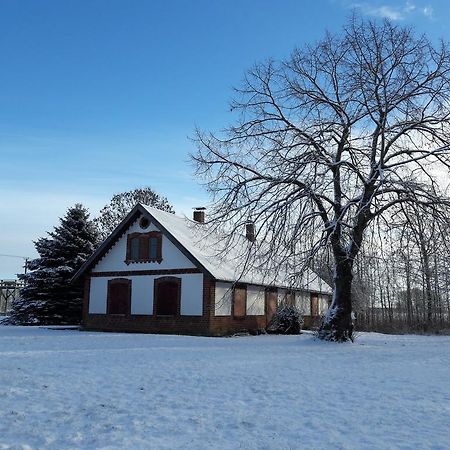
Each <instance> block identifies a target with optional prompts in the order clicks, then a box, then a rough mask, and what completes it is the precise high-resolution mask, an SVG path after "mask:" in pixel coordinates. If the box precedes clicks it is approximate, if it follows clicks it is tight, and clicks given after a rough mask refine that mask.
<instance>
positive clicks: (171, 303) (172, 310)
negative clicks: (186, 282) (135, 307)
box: [155, 279, 181, 316]
mask: <svg viewBox="0 0 450 450" xmlns="http://www.w3.org/2000/svg"><path fill="white" fill-rule="evenodd" d="M155 282H156V283H157V284H156V289H155V291H156V314H157V315H159V316H176V315H178V310H179V303H180V288H181V280H179V279H171V280H160V281H159V280H156V281H155Z"/></svg>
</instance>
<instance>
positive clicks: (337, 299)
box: [319, 259, 353, 342]
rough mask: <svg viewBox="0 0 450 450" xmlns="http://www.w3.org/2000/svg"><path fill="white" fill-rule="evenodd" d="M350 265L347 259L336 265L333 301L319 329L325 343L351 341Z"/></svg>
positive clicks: (351, 276) (351, 278) (320, 336)
mask: <svg viewBox="0 0 450 450" xmlns="http://www.w3.org/2000/svg"><path fill="white" fill-rule="evenodd" d="M352 280H353V275H352V264H351V262H350V260H349V259H346V260H344V261H340V262H337V263H336V267H335V276H334V291H333V301H332V303H331V306H330V308H329V310H328V311H327V313H326V314H325V317H324V318H323V320H322V323H321V325H320V328H319V338H320V339H323V340H326V341H335V342H345V341H349V340H350V341H353V320H352Z"/></svg>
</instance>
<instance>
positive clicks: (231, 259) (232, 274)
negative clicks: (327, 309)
mask: <svg viewBox="0 0 450 450" xmlns="http://www.w3.org/2000/svg"><path fill="white" fill-rule="evenodd" d="M141 206H142V207H143V208H144V209H145V210H146V211H147V212H148V213H149V214H150V215H151V216H153V217H154V219H156V221H158V222H159V223H160V224H161V225H162V226H163V227H164V228H165V229H166V230H167V231H168V232H169V233H170V234H171V235H172V236H173V237H174V238H175V239H176V240H177V241H178V242H179V243H180V244H181V245H182V246H183V247H184V248H185V249H186V250H187V251H188V252H189V253H190V254H191V255H192V256H193V257H194V258H195V259H197V260H198V262H199V263H200V264H201V265H203V267H204V268H205V269H206V270H207V271H208V272H210V273H211V275H213V277H214V278H216V279H218V280H221V281H230V282H236V281H239V282H242V283H247V284H256V285H266V286H278V287H286V288H295V289H302V290H305V291H314V292H320V293H324V294H331V292H332V291H331V288H330V286H329V285H328V284H327V283H325V281H323V280H322V279H321V278H320V277H319V276H318V275H317V274H315V273H314V272H313V271H312V270H307V271H305V273H304V274H303V276H302V278H301V279H298V280H296V282H295V284H294V285H293V284H292V282H290V281H289V280H290V278H289V273H287V271H286V270H283V269H282V267H281V265H280V264H276V261H273V264H272V265H271V267H267V265H268V264H266V266H265V267H259V268H256V267H252V264H250V263H251V262H252V259H254V260H257V259H258V247H257V246H252V244H251V243H250V241H248V240H247V239H246V238H245V236H237V239H236V242H235V245H234V246H233V247H232V248H229V249H227V251H226V252H223V251H221V246H220V240H221V238H220V237H219V235H218V234H217V233H215V232H212V231H211V229H210V227H208V225H206V224H201V223H198V222H194V221H192V220H190V219H188V218H186V217H179V216H176V215H175V214H171V213H168V212H165V211H161V210H160V209H156V208H153V207H150V206H147V205H141ZM253 250H254V251H253Z"/></svg>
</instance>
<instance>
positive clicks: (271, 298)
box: [266, 290, 278, 322]
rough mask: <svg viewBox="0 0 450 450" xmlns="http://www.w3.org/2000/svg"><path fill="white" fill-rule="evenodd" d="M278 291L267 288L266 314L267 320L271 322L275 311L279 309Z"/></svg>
mask: <svg viewBox="0 0 450 450" xmlns="http://www.w3.org/2000/svg"><path fill="white" fill-rule="evenodd" d="M277 297H278V295H277V291H275V290H267V291H266V315H267V321H268V322H269V321H270V320H271V319H272V317H273V315H274V314H275V312H276V311H277Z"/></svg>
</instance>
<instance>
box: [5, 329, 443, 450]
mask: <svg viewBox="0 0 450 450" xmlns="http://www.w3.org/2000/svg"><path fill="white" fill-rule="evenodd" d="M0 448H33V449H43V448H51V449H58V450H61V449H66V448H77V449H78V448H79V449H91V448H92V449H93V448H95V449H96V448H104V449H113V448H117V449H119V448H120V449H125V448H126V449H141V448H149V449H159V448H167V449H177V448H179V449H186V450H187V449H195V450H197V449H229V448H230V449H235V448H242V449H277V450H278V449H300V448H305V449H320V448H324V449H336V448H352V449H353V448H355V449H370V448H403V449H428V448H432V449H444V448H450V337H424V336H386V335H380V334H363V335H361V336H360V338H359V339H358V340H357V342H356V343H355V344H340V345H339V344H331V343H323V342H318V341H315V340H314V338H313V337H312V336H311V335H302V336H289V337H286V336H256V337H238V338H202V337H187V336H158V335H142V334H111V333H88V332H79V331H67V330H64V331H62V330H58V331H55V330H48V329H40V328H34V327H33V328H22V327H5V326H0Z"/></svg>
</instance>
